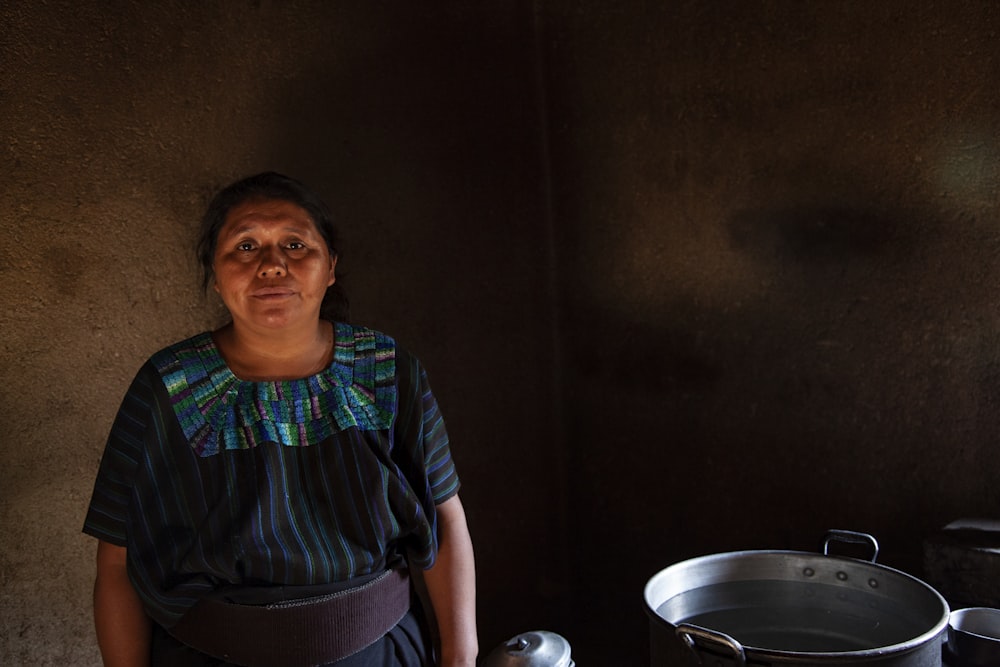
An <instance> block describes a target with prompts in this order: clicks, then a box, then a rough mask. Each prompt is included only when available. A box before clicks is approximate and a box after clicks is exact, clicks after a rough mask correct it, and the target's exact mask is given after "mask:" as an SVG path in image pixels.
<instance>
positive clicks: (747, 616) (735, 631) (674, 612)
mask: <svg viewBox="0 0 1000 667" xmlns="http://www.w3.org/2000/svg"><path fill="white" fill-rule="evenodd" d="M834 541H844V542H862V543H868V544H870V545H871V547H872V548H873V550H874V555H873V556H872V559H871V561H865V560H858V559H854V558H844V557H837V556H831V555H828V550H829V549H828V548H829V545H830V543H831V542H834ZM877 554H878V543H877V542H876V541H875V539H874V538H873V537H871V536H870V535H865V534H863V533H854V532H850V531H830V532H829V533H828V534H827V536H826V539H825V540H824V542H823V553H821V554H812V553H804V552H798V551H740V552H732V553H723V554H715V555H711V556H703V557H700V558H694V559H691V560H687V561H683V562H680V563H676V564H674V565H672V566H670V567H668V568H667V569H665V570H662V571H660V572H659V573H657V574H656V575H654V576H653V577H652V578H651V579H650V580H649V582H648V583H647V585H646V589H645V595H644V597H645V603H646V611H647V613H648V616H649V618H650V649H651V658H652V662H651V665H652V667H666V666H669V667H674V666H681V665H692V666H694V665H700V664H711V665H736V666H740V667H742V666H743V665H746V664H747V663H752V664H753V665H754V666H756V665H797V666H815V667H825V666H828V665H847V664H850V665H873V666H874V665H878V666H879V667H897V666H898V667H940V665H941V664H942V663H941V655H942V645H943V642H944V636H945V630H946V628H947V626H948V614H949V609H948V603H947V602H946V601H945V599H944V598H943V597H941V595H940V594H939V593H938V592H937V591H935V590H934V589H933V588H931V587H930V586H928V585H927V584H925V583H923V582H922V581H920V580H918V579H916V578H914V577H912V576H910V575H908V574H905V573H903V572H900V571H898V570H894V569H892V568H888V567H885V566H882V565H876V564H875V558H876V556H877Z"/></svg>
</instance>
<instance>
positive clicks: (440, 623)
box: [424, 496, 479, 667]
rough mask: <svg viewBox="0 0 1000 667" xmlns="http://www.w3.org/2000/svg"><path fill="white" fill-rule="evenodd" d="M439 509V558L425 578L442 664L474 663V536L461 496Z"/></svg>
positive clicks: (444, 666)
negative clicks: (472, 535) (437, 633)
mask: <svg viewBox="0 0 1000 667" xmlns="http://www.w3.org/2000/svg"><path fill="white" fill-rule="evenodd" d="M437 513H438V521H439V528H440V533H439V546H438V554H437V560H436V561H435V562H434V566H433V567H432V568H431V569H429V570H427V571H426V572H424V581H425V582H426V584H427V595H428V597H430V601H431V606H432V607H433V608H434V616H435V618H436V620H437V627H438V632H439V634H440V635H441V656H440V657H441V667H466V666H472V665H475V664H476V655H477V653H478V652H479V639H478V636H477V634H476V565H475V557H474V556H473V553H472V538H471V537H470V536H469V527H468V525H467V524H466V521H465V509H464V508H463V507H462V501H460V500H459V499H458V496H452V497H451V498H449V499H448V500H446V501H444V502H443V503H441V504H440V505H438V506H437Z"/></svg>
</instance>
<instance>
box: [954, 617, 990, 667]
mask: <svg viewBox="0 0 1000 667" xmlns="http://www.w3.org/2000/svg"><path fill="white" fill-rule="evenodd" d="M947 649H948V654H949V661H950V662H954V663H956V664H958V665H961V666H963V667H988V666H990V665H1000V609H991V608H989V607H969V608H967V609H956V610H955V611H953V612H951V616H950V618H949V621H948V645H947Z"/></svg>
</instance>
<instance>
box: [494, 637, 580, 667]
mask: <svg viewBox="0 0 1000 667" xmlns="http://www.w3.org/2000/svg"><path fill="white" fill-rule="evenodd" d="M574 665H575V663H574V662H573V659H572V658H570V647H569V642H567V641H566V640H565V639H563V638H562V637H561V636H559V635H557V634H556V633H554V632H548V631H546V630H536V631H533V632H523V633H521V634H519V635H517V636H515V637H511V638H510V639H508V640H507V641H505V642H504V643H503V644H501V645H500V646H498V647H496V648H495V649H494V650H493V652H492V653H490V654H489V655H488V656H487V657H486V661H485V662H484V663H483V664H482V667H574Z"/></svg>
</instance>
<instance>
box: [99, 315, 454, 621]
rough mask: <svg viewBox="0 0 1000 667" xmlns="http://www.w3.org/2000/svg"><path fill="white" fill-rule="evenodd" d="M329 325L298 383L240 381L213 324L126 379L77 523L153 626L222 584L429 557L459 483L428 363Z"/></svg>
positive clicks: (316, 579) (344, 575)
mask: <svg viewBox="0 0 1000 667" xmlns="http://www.w3.org/2000/svg"><path fill="white" fill-rule="evenodd" d="M335 333H336V336H335V348H334V359H333V362H332V363H331V365H330V366H329V368H327V369H326V370H324V371H322V372H320V373H319V374H317V375H314V376H311V377H308V378H304V379H300V380H289V381H275V382H247V381H243V380H240V379H239V378H237V377H236V376H235V375H233V373H232V372H231V371H230V370H229V368H228V366H226V364H225V362H224V361H223V359H222V357H221V356H220V354H219V350H218V348H217V347H216V346H215V343H214V342H213V340H212V337H211V335H210V334H209V333H202V334H199V335H197V336H195V337H193V338H190V339H188V340H186V341H182V342H180V343H177V344H175V345H173V346H171V347H169V348H166V349H165V350H162V351H160V352H158V353H157V354H155V355H153V357H151V359H150V360H149V361H148V362H147V363H146V364H145V365H144V366H143V367H142V369H140V371H139V373H138V374H137V375H136V377H135V380H134V381H133V382H132V385H131V386H130V387H129V389H128V392H127V393H126V395H125V398H124V401H123V402H122V406H121V408H120V410H119V413H118V416H117V418H116V419H115V422H114V425H113V426H112V429H111V434H110V436H109V439H108V443H107V447H106V449H105V453H104V456H103V458H102V460H101V465H100V470H99V472H98V475H97V481H96V483H95V486H94V494H93V497H92V499H91V503H90V508H89V510H88V513H87V517H86V520H85V523H84V532H85V533H87V534H89V535H92V536H94V537H97V538H99V539H102V540H105V541H107V542H110V543H112V544H116V545H119V546H125V547H127V549H128V573H129V577H130V579H131V580H132V583H133V585H134V586H135V588H136V590H137V592H138V593H139V595H140V597H141V598H142V600H143V602H144V605H145V607H146V609H147V611H148V613H149V614H150V615H151V616H152V617H153V619H154V620H155V621H157V622H158V623H160V624H161V625H163V626H165V627H170V626H172V625H173V624H174V623H175V622H176V621H177V620H178V619H179V618H180V617H181V616H182V615H183V614H184V612H185V611H187V610H188V609H189V608H190V607H191V606H192V605H194V603H195V602H197V601H198V599H200V598H201V597H202V596H204V595H205V594H207V593H209V592H211V591H214V590H217V589H219V588H222V587H226V586H228V585H261V586H272V585H280V586H309V585H316V584H327V583H333V582H342V581H345V580H348V579H351V578H354V577H360V576H364V575H368V574H373V573H377V572H379V571H381V570H384V569H385V568H386V566H387V560H388V559H389V558H390V557H391V556H392V555H393V554H394V552H400V553H403V552H405V554H406V555H407V558H408V560H409V562H410V564H411V565H412V566H419V567H425V568H426V567H430V566H431V565H432V564H433V562H434V558H435V553H436V547H437V541H436V513H435V505H436V504H440V503H441V502H443V501H444V500H446V499H448V498H449V497H451V496H452V495H454V494H455V493H457V492H458V488H459V480H458V476H457V474H456V471H455V467H454V464H453V462H452V458H451V453H450V449H449V446H448V436H447V433H446V431H445V426H444V421H443V419H442V417H441V413H440V411H439V410H438V406H437V402H436V401H435V399H434V395H433V394H432V393H431V390H430V386H429V384H428V381H427V375H426V372H425V371H424V369H423V367H422V366H421V365H420V363H419V361H417V359H416V358H415V357H412V356H410V355H409V354H407V353H406V352H405V351H404V350H402V349H401V348H398V347H397V346H396V343H395V341H394V340H393V339H391V338H389V337H388V336H385V335H383V334H380V333H378V332H375V331H372V330H370V329H365V328H362V327H354V326H350V325H347V324H342V323H337V324H336V325H335Z"/></svg>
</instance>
